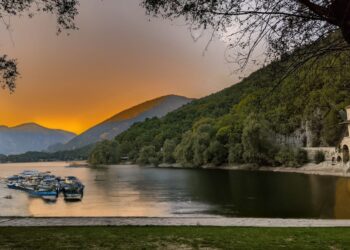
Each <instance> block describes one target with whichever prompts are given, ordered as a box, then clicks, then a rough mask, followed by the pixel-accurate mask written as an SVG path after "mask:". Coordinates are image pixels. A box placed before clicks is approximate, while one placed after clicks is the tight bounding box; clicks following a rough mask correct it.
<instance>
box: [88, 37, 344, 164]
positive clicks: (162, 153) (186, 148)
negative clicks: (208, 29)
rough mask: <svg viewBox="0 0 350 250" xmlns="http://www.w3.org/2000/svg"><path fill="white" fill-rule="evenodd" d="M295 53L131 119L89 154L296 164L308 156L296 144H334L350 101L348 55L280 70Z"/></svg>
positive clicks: (102, 158) (101, 159) (114, 158)
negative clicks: (170, 108) (159, 113)
mask: <svg viewBox="0 0 350 250" xmlns="http://www.w3.org/2000/svg"><path fill="white" fill-rule="evenodd" d="M329 40H331V39H329ZM323 42H324V41H323ZM327 42H328V41H327ZM314 46H316V45H314ZM304 50H305V51H306V52H307V48H305V49H304ZM292 58H293V55H290V56H289V57H286V58H283V62H282V61H279V62H274V63H272V64H270V65H268V66H266V67H264V68H262V69H260V70H258V71H257V72H255V73H253V74H251V75H250V76H249V77H247V78H246V79H244V80H243V81H242V82H240V83H238V84H235V85H233V86H232V87H230V88H227V89H224V90H223V91H220V92H218V93H215V94H212V95H210V96H208V97H205V98H202V99H199V100H195V101H193V102H192V103H190V104H187V105H185V106H184V107H182V108H180V109H178V110H176V111H174V112H171V113H169V114H168V115H166V116H165V117H163V118H161V119H158V118H153V119H148V120H146V121H145V122H142V123H138V124H135V125H134V126H132V127H131V128H130V129H129V130H127V131H126V132H124V133H122V134H120V135H119V136H117V137H116V138H115V139H114V140H113V141H104V142H102V143H99V144H98V145H97V146H96V147H95V149H94V151H93V152H92V153H91V155H90V158H89V161H90V162H91V163H92V164H108V163H117V162H120V161H121V159H126V158H128V159H129V160H131V161H133V162H138V163H140V164H150V163H152V164H159V163H162V162H164V163H174V162H177V163H181V164H183V165H185V166H201V165H203V164H215V165H222V164H227V163H230V164H234V163H254V164H257V165H280V164H284V165H291V166H297V165H301V164H302V163H303V162H304V161H305V160H306V159H305V152H303V151H302V150H300V149H299V148H300V147H302V146H327V145H336V144H337V142H338V140H339V138H340V137H341V136H342V134H343V128H342V126H341V125H340V124H339V123H341V122H342V121H343V120H344V119H345V117H344V115H343V114H344V112H343V109H344V107H345V106H347V105H348V104H350V55H349V53H348V52H342V53H337V54H333V55H327V56H323V57H319V58H318V60H317V61H310V62H309V63H307V64H305V65H303V66H302V67H300V68H298V69H297V70H295V71H293V72H291V73H290V74H288V76H287V77H284V76H285V72H287V71H288V69H289V68H290V67H291V64H290V61H291V59H292ZM293 59H294V60H293V61H295V58H293ZM281 79H284V80H283V81H281Z"/></svg>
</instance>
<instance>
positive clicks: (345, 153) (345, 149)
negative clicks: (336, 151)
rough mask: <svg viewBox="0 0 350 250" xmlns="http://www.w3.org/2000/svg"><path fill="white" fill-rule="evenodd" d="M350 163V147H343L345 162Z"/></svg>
mask: <svg viewBox="0 0 350 250" xmlns="http://www.w3.org/2000/svg"><path fill="white" fill-rule="evenodd" d="M348 161H349V147H348V146H347V145H344V146H343V162H344V163H347V162H348Z"/></svg>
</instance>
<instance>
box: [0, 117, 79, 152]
mask: <svg viewBox="0 0 350 250" xmlns="http://www.w3.org/2000/svg"><path fill="white" fill-rule="evenodd" d="M75 136H76V135H75V134H73V133H71V132H68V131H64V130H57V129H48V128H45V127H42V126H40V125H38V124H36V123H26V124H22V125H18V126H15V127H6V126H0V154H5V155H9V154H21V153H25V152H27V151H42V150H46V149H47V147H49V146H50V145H52V144H56V143H65V142H67V141H69V140H71V139H72V138H73V137H75Z"/></svg>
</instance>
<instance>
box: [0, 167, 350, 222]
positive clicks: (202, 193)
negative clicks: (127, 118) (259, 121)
mask: <svg viewBox="0 0 350 250" xmlns="http://www.w3.org/2000/svg"><path fill="white" fill-rule="evenodd" d="M67 165H68V164H67V163H64V162H55V163H25V164H21V163H16V164H0V177H7V176H10V175H13V174H16V173H19V172H22V171H23V170H26V169H37V170H39V171H51V172H52V174H55V175H58V176H67V175H74V176H77V177H78V178H79V179H80V180H81V181H82V182H83V183H84V185H85V186H86V187H85V193H84V198H83V200H82V201H81V202H65V201H64V199H63V197H59V199H58V200H57V202H56V203H46V202H44V201H43V200H42V199H38V198H30V197H28V195H27V194H26V193H25V192H22V191H18V190H10V189H8V188H7V187H6V186H5V184H4V183H1V184H0V216H43V217H51V216H149V217H186V216H187V217H196V216H229V217H271V218H272V217H275V218H336V219H345V218H346V219H349V218H350V178H341V177H332V176H317V175H303V174H293V173H273V172H251V171H226V170H203V169H165V168H162V169H159V168H146V167H139V166H129V165H120V166H109V167H102V168H69V167H67ZM6 195H12V196H13V199H10V200H8V199H5V198H3V197H4V196H6Z"/></svg>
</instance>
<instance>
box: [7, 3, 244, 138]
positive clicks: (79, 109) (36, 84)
mask: <svg viewBox="0 0 350 250" xmlns="http://www.w3.org/2000/svg"><path fill="white" fill-rule="evenodd" d="M149 18H150V17H148V16H146V15H145V10H144V9H143V8H141V7H140V6H139V3H138V1H126V0H123V1H112V0H107V1H93V0H89V1H82V2H81V7H80V14H79V16H78V19H77V25H78V26H79V28H80V30H78V31H73V32H72V33H71V34H70V36H67V35H66V34H61V35H59V36H56V34H55V19H54V18H53V17H52V16H49V15H47V16H46V15H41V16H36V17H34V18H32V19H28V18H26V17H21V18H14V19H12V20H11V25H12V26H11V30H10V32H8V31H7V30H6V29H5V27H3V28H2V29H1V37H2V39H1V46H2V49H3V50H4V51H6V53H7V54H8V55H9V56H10V57H12V58H17V59H18V64H19V70H20V72H21V78H20V79H19V81H18V85H17V89H16V91H15V93H14V94H11V95H10V94H9V93H8V91H1V92H0V125H7V126H14V125H18V124H21V123H27V122H36V123H39V124H40V125H43V126H46V127H49V128H60V129H66V130H70V131H72V132H76V133H80V132H82V131H84V130H85V129H87V128H89V127H91V126H93V125H95V124H96V123H98V122H101V121H102V120H104V119H107V118H109V117H110V116H112V115H114V114H116V113H117V112H119V111H122V110H124V109H126V108H129V107H131V106H133V105H136V104H138V103H141V102H144V101H146V100H149V99H153V98H156V97H159V96H162V95H167V94H177V95H183V96H187V97H192V98H197V97H202V96H205V95H207V94H209V93H212V92H215V91H217V90H220V89H223V88H225V87H227V86H230V85H232V83H234V82H236V81H237V79H236V78H235V77H233V76H232V75H230V69H231V66H230V65H227V63H226V62H225V58H224V50H225V48H226V44H224V43H223V42H221V41H218V40H216V41H214V42H212V43H211V44H210V46H209V50H208V51H206V52H205V51H204V50H205V46H206V43H207V42H208V38H206V37H203V38H201V39H200V40H199V41H198V42H194V41H193V39H192V37H191V35H190V33H189V32H188V28H187V26H185V25H183V23H182V22H181V21H177V22H176V23H175V24H174V23H171V22H169V21H165V20H159V19H151V20H150V21H149ZM204 52H205V55H204V56H203V53H204Z"/></svg>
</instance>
